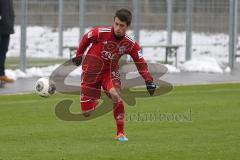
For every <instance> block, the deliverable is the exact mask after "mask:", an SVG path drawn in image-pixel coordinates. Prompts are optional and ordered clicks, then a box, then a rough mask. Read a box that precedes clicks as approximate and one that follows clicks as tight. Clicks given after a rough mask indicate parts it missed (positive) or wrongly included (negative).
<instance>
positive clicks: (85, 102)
mask: <svg viewBox="0 0 240 160" xmlns="http://www.w3.org/2000/svg"><path fill="white" fill-rule="evenodd" d="M87 76H88V75H86V74H83V75H82V77H84V78H83V79H82V82H81V98H80V99H81V100H80V104H81V110H82V112H83V115H84V116H86V117H88V116H90V113H91V111H93V110H94V109H95V108H96V106H97V105H98V103H99V98H100V96H101V82H100V81H98V80H96V81H95V82H93V83H90V82H88V77H87Z"/></svg>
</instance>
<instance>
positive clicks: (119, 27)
mask: <svg viewBox="0 0 240 160" xmlns="http://www.w3.org/2000/svg"><path fill="white" fill-rule="evenodd" d="M113 28H114V33H115V35H116V36H117V37H122V36H124V35H125V33H126V31H127V29H128V25H127V23H126V22H123V21H121V20H120V19H119V18H118V17H115V19H114V23H113Z"/></svg>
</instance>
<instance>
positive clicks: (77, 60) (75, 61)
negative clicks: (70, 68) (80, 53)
mask: <svg viewBox="0 0 240 160" xmlns="http://www.w3.org/2000/svg"><path fill="white" fill-rule="evenodd" d="M72 63H73V64H74V65H75V66H80V65H81V63H82V57H74V58H72Z"/></svg>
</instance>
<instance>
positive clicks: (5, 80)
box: [0, 76, 14, 83]
mask: <svg viewBox="0 0 240 160" xmlns="http://www.w3.org/2000/svg"><path fill="white" fill-rule="evenodd" d="M0 81H3V82H5V83H12V82H14V80H13V79H12V78H9V77H7V76H0Z"/></svg>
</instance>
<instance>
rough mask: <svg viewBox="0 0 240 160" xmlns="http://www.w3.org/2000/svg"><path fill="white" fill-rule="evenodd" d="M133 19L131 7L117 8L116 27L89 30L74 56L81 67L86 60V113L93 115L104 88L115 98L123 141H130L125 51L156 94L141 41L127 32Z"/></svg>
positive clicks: (119, 137)
mask: <svg viewBox="0 0 240 160" xmlns="http://www.w3.org/2000/svg"><path fill="white" fill-rule="evenodd" d="M131 20H132V14H131V12H130V11H129V10H127V9H120V10H117V11H116V14H115V16H114V22H113V26H107V27H106V26H101V27H96V28H93V29H91V30H90V31H89V32H88V33H86V34H85V35H84V36H83V38H82V40H81V42H80V44H79V47H78V50H77V53H76V57H74V58H73V59H72V62H73V63H74V64H75V65H77V66H79V65H80V64H81V63H83V64H82V70H83V72H82V81H81V89H82V93H81V101H80V102H81V109H82V112H83V114H84V115H85V116H89V114H90V112H91V111H93V110H94V109H95V107H96V106H97V104H98V101H99V99H100V94H101V88H102V89H103V90H104V91H105V92H106V93H107V95H108V96H109V98H111V99H112V101H113V105H114V108H113V115H114V118H115V120H116V126H117V135H116V138H115V139H117V140H119V141H128V138H127V137H126V135H125V132H124V117H125V110H124V104H123V101H122V99H121V96H120V88H121V81H120V75H119V65H118V61H119V59H120V57H121V56H122V55H124V54H128V55H130V56H131V57H132V59H133V61H134V62H135V64H136V66H137V69H138V71H139V73H140V74H141V76H142V77H143V78H144V80H145V82H146V86H147V90H148V92H149V93H150V95H153V94H154V91H155V89H156V85H155V84H154V83H153V78H152V76H151V75H150V73H149V71H148V67H147V64H146V62H145V60H144V58H143V55H142V52H141V48H140V46H139V44H138V43H136V42H135V41H134V40H132V39H131V38H130V37H129V36H128V35H126V31H127V29H128V28H129V26H130V24H131ZM87 48H88V50H87ZM86 50H87V53H86V55H85V58H84V61H83V62H82V57H83V54H84V52H85V51H86ZM90 92H91V93H90ZM93 94H94V95H93Z"/></svg>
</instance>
